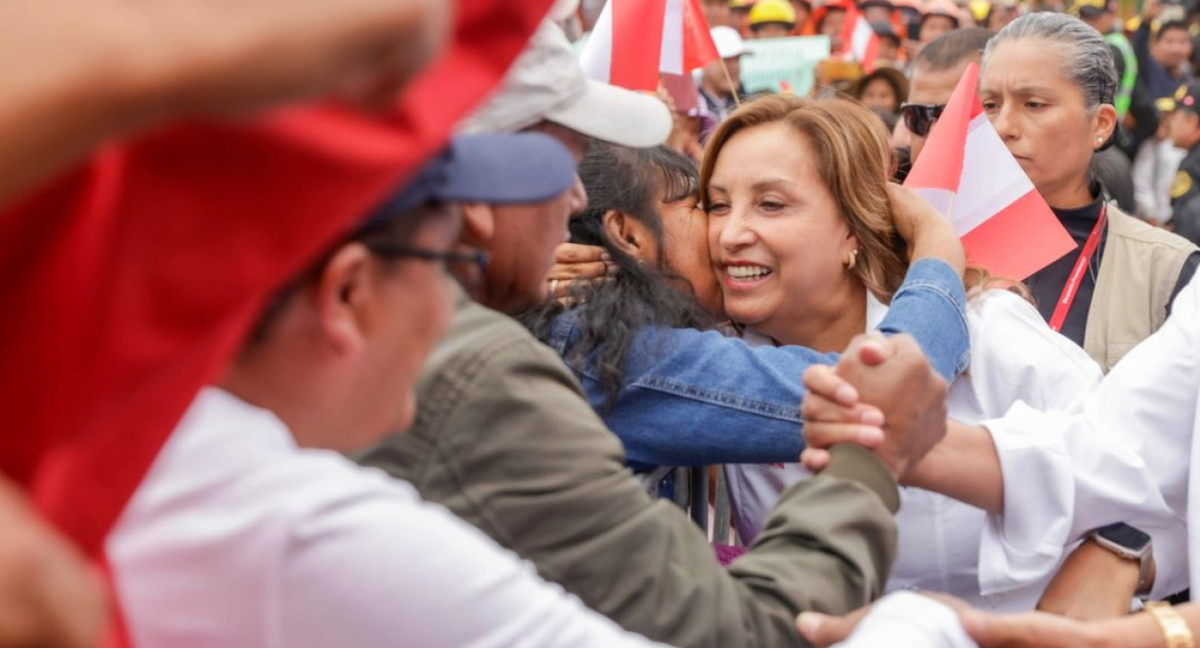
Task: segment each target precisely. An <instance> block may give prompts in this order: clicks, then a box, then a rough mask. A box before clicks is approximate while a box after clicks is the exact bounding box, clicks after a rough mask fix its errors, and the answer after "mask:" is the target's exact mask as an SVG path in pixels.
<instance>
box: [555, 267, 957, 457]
mask: <svg viewBox="0 0 1200 648" xmlns="http://www.w3.org/2000/svg"><path fill="white" fill-rule="evenodd" d="M964 305H965V296H964V295H963V289H962V281H961V279H959V277H958V275H957V274H956V273H955V272H954V271H953V270H952V269H951V268H950V267H949V266H948V265H946V264H945V263H942V262H941V261H936V260H922V261H919V262H917V263H915V264H913V266H912V267H911V268H910V269H909V272H908V275H907V276H906V278H905V282H904V284H903V285H902V286H901V288H900V290H899V291H898V292H897V293H896V295H895V297H894V298H893V300H892V306H891V309H890V310H889V312H888V314H887V317H886V318H885V319H884V320H883V322H881V323H880V326H879V330H881V331H883V332H884V333H886V334H889V335H891V334H896V333H907V334H909V335H912V336H913V337H915V338H916V339H917V341H918V343H919V344H920V345H921V348H922V349H923V350H924V351H925V353H926V354H927V355H928V356H929V357H930V360H931V362H932V364H933V366H934V368H936V369H937V370H938V372H939V373H941V374H942V375H943V376H945V377H946V378H947V380H953V378H954V377H955V376H957V375H958V373H959V372H961V371H962V370H963V369H964V368H965V366H966V361H967V358H968V357H969V356H968V352H969V346H968V345H969V341H968V337H967V325H966V319H965V316H964V315H963V308H964ZM574 319H575V318H574V317H571V316H570V315H567V316H564V318H563V319H562V320H561V321H560V322H559V326H558V327H557V329H556V331H555V334H554V336H553V339H552V340H550V342H551V345H552V346H554V347H555V349H556V350H557V351H558V352H559V353H560V354H563V355H564V356H565V357H569V350H570V341H571V331H572V329H573V326H572V325H573V322H574ZM835 362H837V355H836V354H826V353H818V352H816V351H814V350H812V349H808V348H805V347H799V346H783V347H772V346H758V347H755V346H751V345H749V344H747V343H746V342H745V341H744V340H741V339H738V338H730V337H725V336H723V335H722V334H720V333H719V332H716V331H696V330H692V329H663V328H648V329H646V330H644V331H642V332H641V333H640V334H639V337H638V339H637V341H636V342H635V344H634V347H633V350H632V351H631V352H630V356H629V358H628V360H627V364H626V367H625V379H624V384H623V385H622V388H621V391H620V393H619V394H618V396H617V398H616V400H615V401H614V402H612V403H611V404H609V403H608V401H607V394H606V392H605V391H604V389H603V388H602V387H601V386H600V384H599V382H598V381H597V379H596V373H595V371H594V370H593V367H592V366H591V365H590V364H589V363H588V362H587V361H583V362H571V363H570V364H571V365H572V366H571V368H572V370H574V371H575V373H576V374H577V375H578V376H579V378H580V381H581V382H582V383H583V385H584V390H585V391H586V392H587V396H588V400H589V402H590V403H591V404H592V406H593V407H594V408H596V409H597V410H598V411H599V412H600V413H601V415H602V416H603V418H604V420H605V423H607V425H608V427H609V428H610V429H611V430H612V431H613V432H615V433H616V434H617V435H618V436H620V437H621V440H622V441H623V442H624V444H625V451H626V453H627V455H628V458H629V462H630V463H631V464H632V465H633V466H634V467H636V468H639V469H641V468H649V467H652V466H659V465H679V466H689V465H690V466H695V465H708V464H714V463H772V462H795V461H798V460H799V457H800V452H801V451H802V450H803V449H804V444H803V437H802V435H801V428H800V412H799V408H800V402H801V399H803V397H804V387H803V385H802V383H801V381H800V375H801V374H802V373H803V372H804V370H805V369H807V368H808V367H809V366H811V365H813V364H834V363H835Z"/></svg>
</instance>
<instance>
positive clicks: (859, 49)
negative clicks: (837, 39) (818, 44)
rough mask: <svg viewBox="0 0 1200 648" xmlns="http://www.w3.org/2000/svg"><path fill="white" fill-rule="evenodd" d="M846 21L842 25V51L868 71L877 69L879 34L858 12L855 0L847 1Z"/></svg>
mask: <svg viewBox="0 0 1200 648" xmlns="http://www.w3.org/2000/svg"><path fill="white" fill-rule="evenodd" d="M845 7H846V22H845V24H844V25H843V26H842V53H843V55H844V56H846V57H847V58H852V59H854V60H856V61H858V62H859V63H861V64H862V66H863V70H866V71H867V72H868V73H869V72H872V71H874V70H875V57H877V56H879V36H877V35H876V34H875V28H874V27H872V26H871V23H869V22H867V19H866V17H865V16H863V15H862V14H860V13H859V12H858V9H857V8H856V7H855V6H854V3H853V2H847V3H845Z"/></svg>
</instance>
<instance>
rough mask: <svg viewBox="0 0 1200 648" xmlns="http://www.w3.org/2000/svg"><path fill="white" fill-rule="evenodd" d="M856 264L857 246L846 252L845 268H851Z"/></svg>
mask: <svg viewBox="0 0 1200 648" xmlns="http://www.w3.org/2000/svg"><path fill="white" fill-rule="evenodd" d="M857 266H858V248H854V249H853V250H850V251H849V252H847V253H846V269H847V270H853V269H854V268H855V267H857Z"/></svg>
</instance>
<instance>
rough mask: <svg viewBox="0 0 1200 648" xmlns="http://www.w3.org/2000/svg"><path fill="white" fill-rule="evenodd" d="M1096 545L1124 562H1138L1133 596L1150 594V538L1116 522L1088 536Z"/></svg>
mask: <svg viewBox="0 0 1200 648" xmlns="http://www.w3.org/2000/svg"><path fill="white" fill-rule="evenodd" d="M1088 537H1089V538H1090V539H1091V540H1093V541H1094V542H1095V543H1096V544H1098V545H1100V546H1101V547H1104V548H1105V549H1107V550H1109V551H1111V552H1113V553H1115V554H1117V555H1118V556H1120V557H1122V558H1124V559H1126V560H1136V561H1138V586H1137V591H1135V592H1134V594H1137V595H1139V596H1141V595H1144V594H1149V593H1150V587H1151V586H1152V585H1153V583H1152V582H1150V566H1151V565H1152V564H1153V562H1154V561H1153V556H1154V551H1153V546H1152V544H1151V542H1150V536H1149V535H1148V534H1146V533H1145V532H1144V531H1142V530H1141V529H1138V528H1137V527H1133V526H1130V525H1128V524H1125V523H1124V522H1117V523H1116V524H1110V525H1108V526H1106V527H1100V528H1099V529H1096V530H1094V531H1092V532H1091V534H1089V536H1088Z"/></svg>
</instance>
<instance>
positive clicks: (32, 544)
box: [0, 480, 107, 648]
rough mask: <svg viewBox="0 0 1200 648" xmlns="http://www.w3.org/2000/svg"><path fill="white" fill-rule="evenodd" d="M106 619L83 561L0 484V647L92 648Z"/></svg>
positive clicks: (98, 588) (97, 586)
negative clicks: (51, 647)
mask: <svg viewBox="0 0 1200 648" xmlns="http://www.w3.org/2000/svg"><path fill="white" fill-rule="evenodd" d="M106 613H107V608H106V605H105V599H104V587H103V584H102V581H101V579H100V577H99V576H98V575H97V574H96V573H95V571H94V570H93V569H92V568H91V566H90V565H89V564H88V563H87V562H86V561H85V560H84V558H83V555H82V554H81V553H80V552H79V551H77V550H76V549H75V548H74V547H73V546H71V545H70V544H69V543H68V542H67V541H66V540H63V539H62V538H61V537H59V536H58V535H57V534H56V533H55V532H54V531H52V530H51V529H50V527H49V526H47V525H46V524H44V523H43V522H42V521H41V520H39V519H38V518H37V517H36V515H35V514H34V512H33V509H32V508H31V507H30V506H29V505H28V504H27V503H26V502H25V499H24V497H23V496H22V495H21V493H20V492H19V491H18V490H17V489H16V488H15V487H13V486H12V485H10V484H9V483H7V482H5V481H3V480H0V646H12V647H24V646H56V647H58V646H61V647H64V648H74V647H77V646H78V647H80V648H85V647H90V646H94V645H96V643H97V642H98V641H99V639H100V632H101V630H102V629H103V627H104V621H105V619H106V618H107V617H106Z"/></svg>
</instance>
